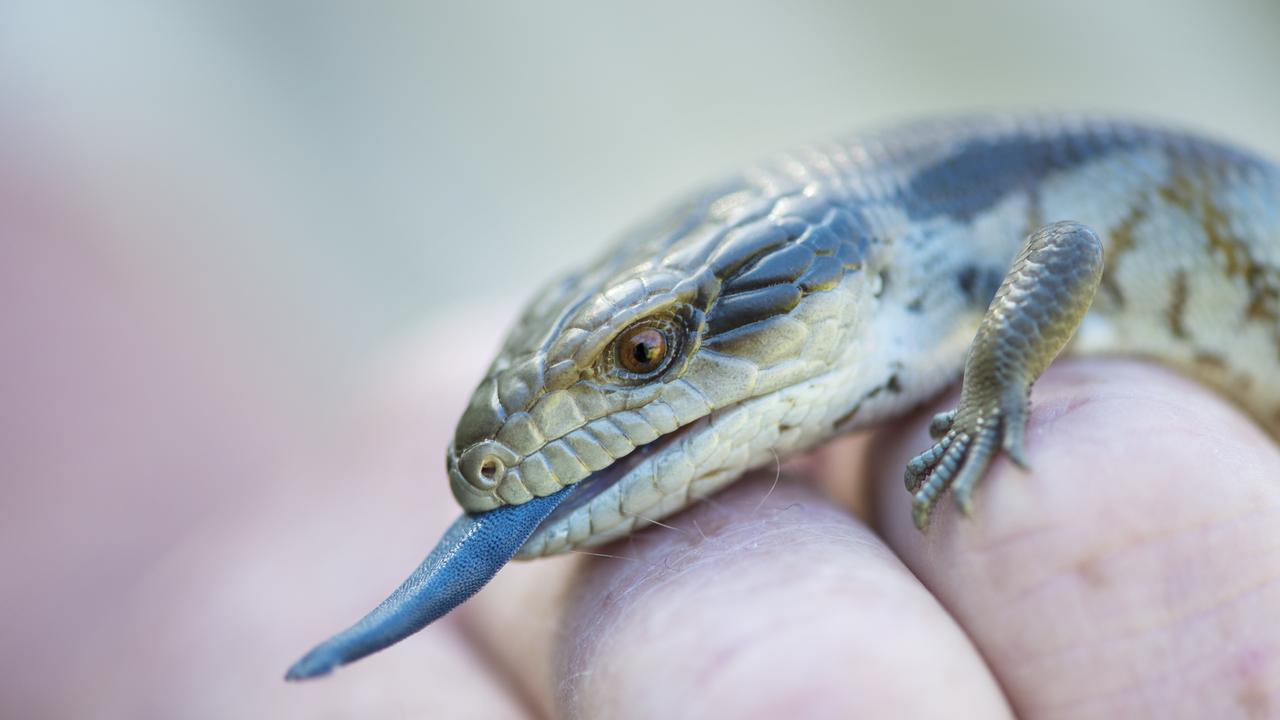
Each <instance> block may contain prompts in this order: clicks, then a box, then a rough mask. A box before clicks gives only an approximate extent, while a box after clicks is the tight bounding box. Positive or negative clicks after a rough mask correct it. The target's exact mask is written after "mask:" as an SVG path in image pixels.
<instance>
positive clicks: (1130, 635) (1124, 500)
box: [873, 361, 1280, 717]
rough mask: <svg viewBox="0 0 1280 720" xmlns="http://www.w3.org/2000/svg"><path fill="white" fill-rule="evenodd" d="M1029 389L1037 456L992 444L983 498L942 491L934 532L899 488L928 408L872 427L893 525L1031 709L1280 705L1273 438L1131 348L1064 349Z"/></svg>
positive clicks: (1133, 710) (1135, 712) (881, 497)
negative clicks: (1069, 358)
mask: <svg viewBox="0 0 1280 720" xmlns="http://www.w3.org/2000/svg"><path fill="white" fill-rule="evenodd" d="M948 402H953V399H951V400H949V401H948ZM946 405H947V402H943V403H940V404H939V407H942V406H946ZM1032 405H1033V412H1032V417H1031V422H1030V425H1029V427H1028V432H1027V441H1028V442H1027V449H1028V452H1029V459H1030V464H1031V469H1030V471H1028V472H1022V471H1020V470H1018V469H1016V468H1015V467H1014V466H1012V465H1011V464H1010V463H1009V462H1008V461H1007V460H1003V459H1002V460H1000V461H998V462H997V463H995V465H993V467H992V470H991V472H990V473H989V475H988V477H987V478H986V479H985V481H984V482H983V484H982V485H981V487H980V488H979V497H978V507H977V511H976V514H975V516H974V517H973V518H972V519H964V518H962V517H961V516H960V515H959V514H958V513H957V511H956V510H955V509H954V507H953V505H952V504H951V503H944V504H943V506H942V507H941V508H940V510H939V512H938V513H937V516H936V517H935V519H934V526H933V529H932V530H931V531H930V533H929V534H928V535H922V534H920V533H919V532H917V531H916V530H915V528H914V527H912V524H911V519H910V513H909V512H908V501H907V498H906V496H905V492H904V491H903V490H902V487H901V486H902V467H903V465H904V464H905V462H906V460H907V459H908V458H909V457H910V456H911V455H912V454H913V452H914V451H916V450H918V449H919V448H921V447H925V446H927V444H928V440H927V438H926V437H925V434H924V426H925V424H926V422H925V419H926V418H927V415H925V414H921V415H919V416H918V417H917V418H916V421H915V425H916V428H915V429H914V430H912V431H910V432H901V431H900V430H899V431H895V430H893V429H890V430H887V431H885V432H882V433H879V434H877V435H876V437H875V440H873V447H875V448H876V457H875V471H874V472H875V474H876V475H877V478H878V480H877V491H878V492H877V494H878V501H877V504H876V507H877V516H878V520H879V522H880V523H881V525H882V527H883V530H884V533H885V536H886V537H887V538H888V541H889V543H890V545H891V546H892V547H893V548H894V549H895V550H897V551H898V552H899V553H900V554H901V556H902V557H903V559H904V560H905V561H906V563H907V564H908V566H910V567H911V569H912V570H913V571H914V572H915V573H916V574H917V575H918V576H919V577H920V578H921V579H922V580H923V581H924V583H925V584H926V585H927V586H928V587H929V588H930V589H931V590H932V591H933V592H935V593H936V594H937V596H938V597H939V599H940V600H941V601H942V602H943V604H944V605H946V606H947V608H948V609H949V610H950V611H951V612H952V613H953V615H954V616H955V617H956V618H957V619H958V620H959V621H960V622H961V623H962V624H963V626H964V628H965V629H966V631H967V632H968V633H969V636H970V637H972V638H973V639H974V642H975V643H976V644H977V645H978V646H979V648H980V649H981V650H982V653H983V655H984V657H986V658H987V660H988V662H989V663H990V664H991V667H992V669H993V670H994V672H995V673H996V675H997V676H998V677H999V679H1000V683H1001V685H1002V687H1003V688H1005V690H1006V692H1007V693H1008V694H1009V698H1010V700H1011V702H1012V703H1013V706H1014V708H1015V710H1016V711H1017V712H1018V714H1019V715H1022V716H1025V717H1037V716H1044V715H1053V716H1065V717H1080V716H1096V717H1134V716H1150V715H1156V716H1170V715H1178V714H1179V713H1183V714H1188V713H1189V714H1191V715H1195V716H1205V717H1208V716H1226V715H1236V714H1252V715H1255V716H1256V715H1267V714H1269V713H1273V712H1276V711H1277V710H1280V696H1278V695H1277V693H1278V692H1280V662H1276V661H1275V659H1276V658H1277V657H1280V624H1278V623H1276V622H1275V618H1277V617H1280V452H1278V451H1277V448H1276V446H1275V444H1273V443H1272V442H1271V441H1270V440H1269V439H1268V438H1266V437H1265V436H1264V435H1263V434H1262V433H1261V431H1260V430H1259V429H1258V428H1257V427H1256V426H1255V425H1254V424H1252V423H1251V422H1250V421H1249V420H1248V419H1246V418H1245V417H1243V416H1242V415H1241V414H1240V413H1239V412H1238V411H1236V410H1235V409H1233V408H1232V407H1230V406H1228V405H1227V404H1226V403H1225V402H1223V401H1222V400H1220V399H1219V398H1218V397H1216V396H1215V395H1213V394H1212V393H1210V392H1209V391H1208V390H1205V389H1203V388H1202V387H1200V386H1198V385H1196V384H1195V383H1192V382H1190V381H1188V380H1185V379H1181V378H1179V377H1177V376H1174V375H1173V374H1171V373H1169V372H1166V371H1163V370H1159V369H1156V368H1151V367H1147V366H1143V365H1140V364H1137V363H1132V362H1120V361H1109V362H1104V361H1081V362H1073V363H1067V364H1060V365H1058V366H1055V367H1054V368H1053V369H1051V370H1050V371H1049V372H1048V373H1046V375H1045V376H1044V378H1043V379H1042V380H1041V381H1040V382H1039V383H1038V384H1037V386H1036V390H1035V394H1034V396H1033V398H1032Z"/></svg>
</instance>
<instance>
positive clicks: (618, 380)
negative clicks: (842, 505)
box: [447, 194, 866, 557]
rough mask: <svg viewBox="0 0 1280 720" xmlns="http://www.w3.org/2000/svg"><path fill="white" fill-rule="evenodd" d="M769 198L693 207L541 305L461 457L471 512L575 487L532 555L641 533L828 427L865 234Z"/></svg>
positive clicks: (493, 382) (507, 349)
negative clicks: (824, 381) (779, 206)
mask: <svg viewBox="0 0 1280 720" xmlns="http://www.w3.org/2000/svg"><path fill="white" fill-rule="evenodd" d="M752 199H755V200H756V203H755V204H753V203H752V202H751V201H752ZM761 204H762V203H761V202H760V201H759V199H758V198H757V197H754V196H747V197H743V196H742V195H741V194H738V195H734V194H729V195H718V196H715V197H714V198H712V199H710V200H708V201H704V202H702V203H698V204H696V205H695V207H692V208H689V207H686V208H684V209H682V210H681V211H678V212H677V213H676V214H675V215H674V219H672V220H669V221H668V222H666V223H659V224H658V225H657V226H656V227H655V226H650V227H649V228H645V229H642V230H640V231H638V232H637V233H633V234H632V235H631V236H630V237H629V238H626V239H624V240H623V241H622V242H621V243H619V244H618V245H617V246H616V249H615V250H613V251H612V252H611V253H609V254H607V255H606V256H605V257H603V258H602V259H600V261H599V262H597V263H596V264H595V265H594V266H592V267H591V268H589V269H587V270H584V271H582V272H578V273H573V274H571V275H569V276H567V277H565V278H563V279H561V280H559V281H557V282H555V283H553V284H552V285H550V286H549V287H547V288H546V289H545V290H544V291H542V292H541V293H540V294H539V295H538V296H537V297H536V298H535V300H534V301H533V302H532V303H530V305H529V307H528V309H527V310H526V312H525V313H524V316H523V317H522V318H521V319H520V320H519V322H518V323H517V324H516V326H515V329H513V330H512V331H511V333H510V335H509V336H508V338H507V339H506V341H505V343H504V344H503V346H502V349H501V351H500V352H499V354H498V357H497V359H496V360H495V361H494V363H493V364H492V366H491V367H490V368H489V371H488V373H487V374H486V377H485V378H484V380H483V381H482V382H481V383H480V386H479V387H478V388H477V389H476V391H475V393H474V394H473V396H472V398H471V401H470V404H469V405H468V407H467V409H466V411H465V412H464V413H463V415H462V418H461V420H460V421H459V423H458V426H457V431H456V434H455V437H454V441H453V443H452V445H451V446H450V447H449V449H448V460H447V466H448V473H449V479H450V484H451V487H452V490H453V493H454V495H455V497H456V498H457V499H458V501H459V503H461V505H462V506H463V508H464V509H466V510H467V511H468V512H472V513H476V512H483V511H487V510H492V509H494V508H497V507H501V506H504V505H519V504H521V503H525V502H528V501H529V500H531V499H532V498H535V497H545V496H548V495H552V494H554V493H557V492H560V491H561V490H562V489H564V488H566V487H570V486H572V487H573V488H574V490H573V491H572V492H570V493H567V494H566V496H565V500H564V502H563V503H561V504H560V506H559V507H558V508H557V509H556V510H555V511H554V512H553V513H552V514H551V516H550V517H549V518H547V519H546V521H544V522H543V523H542V524H541V526H540V527H539V528H538V529H537V531H536V532H535V533H534V534H533V536H532V537H531V538H530V539H529V541H528V542H527V543H526V544H525V546H524V547H523V548H522V550H521V553H520V554H521V556H523V557H534V556H539V555H547V554H553V553H556V552H561V551H564V550H567V549H570V548H574V547H582V546H588V545H596V544H599V543H602V542H605V541H607V540H609V539H612V538H616V537H619V536H621V535H625V534H626V533H628V532H630V531H631V530H632V528H633V527H635V526H636V524H637V522H644V521H645V520H652V519H658V518H660V517H663V516H665V515H668V514H670V513H672V512H675V511H676V510H678V509H680V508H681V507H683V506H684V505H686V504H688V503H689V502H691V501H692V500H694V499H696V498H697V497H700V496H703V495H705V494H707V493H710V492H712V491H714V490H715V489H717V488H718V487H719V486H720V485H723V484H725V483H726V482H729V481H731V480H732V479H734V478H736V477H737V476H738V475H739V474H741V472H742V471H743V470H745V469H747V468H748V467H750V466H753V465H756V464H760V463H762V462H765V461H770V460H772V458H773V455H774V453H775V452H784V451H788V450H792V449H795V448H797V447H800V446H803V445H805V444H811V443H812V442H813V441H814V440H815V439H817V438H818V436H822V437H825V436H826V435H829V434H830V424H829V423H828V425H827V426H825V427H821V428H818V427H816V424H817V423H818V422H820V421H822V420H823V419H824V417H825V415H824V413H825V412H826V411H827V410H828V409H830V410H832V411H834V410H835V409H836V408H835V407H834V406H832V407H830V408H828V403H827V401H828V399H829V396H828V395H824V393H823V392H822V388H821V383H819V382H816V381H815V379H816V378H818V377H820V376H822V375H823V374H825V373H828V372H830V371H831V369H832V367H833V365H834V364H835V363H836V361H837V360H838V359H839V355H840V354H841V353H843V352H844V351H845V346H846V343H845V338H846V336H847V333H848V331H849V329H850V327H851V325H852V324H854V319H855V313H854V311H853V310H854V306H855V305H856V300H857V297H856V296H857V294H858V291H859V290H860V289H861V283H859V282H856V281H855V280H856V276H857V275H858V273H857V272H856V271H857V270H858V269H859V268H860V267H861V264H862V262H863V256H864V254H865V251H866V240H865V233H862V232H860V231H859V228H858V226H857V224H856V221H855V219H854V218H853V217H852V216H851V215H850V214H849V213H847V212H846V211H843V210H839V209H831V208H819V209H818V210H817V211H816V212H815V213H814V214H815V215H816V216H815V217H807V218H806V217H797V216H793V215H785V214H784V215H779V214H776V213H775V212H769V210H770V209H771V208H774V209H776V205H774V204H772V203H770V204H769V206H768V207H764V208H761V207H760V205H761ZM838 414H839V413H836V415H838ZM825 419H826V420H828V421H829V420H830V419H831V418H825Z"/></svg>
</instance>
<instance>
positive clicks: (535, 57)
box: [0, 0, 1280, 717]
mask: <svg viewBox="0 0 1280 720" xmlns="http://www.w3.org/2000/svg"><path fill="white" fill-rule="evenodd" d="M1278 37H1280V3H1277V2H1275V0H1224V1H1221V2H1204V1H1203V0H1197V1H1192V0H1135V1H1132V2H1115V1H1102V0H1083V1H1077V2H1070V3H1066V2H1055V3H1038V2H1025V1H1018V0H1010V1H1007V2H1000V1H995V0H981V1H979V2H966V3H958V2H949V1H947V0H937V1H935V2H920V3H908V2H889V1H882V2H850V3H835V2H787V3H767V4H766V3H737V2H734V3H730V2H715V3H697V4H694V3H674V2H649V3H611V2H610V3H587V2H582V3H567V2H538V3H524V2H508V3H492V2H473V3H355V2H350V3H319V2H316V3H309V2H251V1H239V2H232V1H228V2H219V3H205V4H194V3H158V2H157V3H115V2H113V3H96V4H89V3H85V4H83V5H80V6H76V5H72V4H70V3H42V2H14V1H13V0H10V1H9V2H0V343H3V350H2V352H0V398H3V399H4V402H3V404H2V405H0V408H3V409H0V571H3V573H4V576H5V577H6V578H7V579H8V580H7V581H6V583H5V584H4V585H3V586H0V608H4V610H5V611H4V612H3V613H0V637H3V638H4V643H3V649H2V650H0V702H3V703H4V705H5V706H6V707H5V708H2V709H4V710H5V712H0V715H4V716H6V717H42V716H59V713H58V712H57V711H56V710H50V708H52V707H54V706H55V705H54V704H51V698H53V697H55V696H57V695H59V694H60V693H64V692H65V691H68V687H71V686H74V687H76V688H77V689H78V690H77V691H78V692H81V693H87V694H85V695H84V697H83V698H81V699H82V700H83V701H84V702H86V703H89V705H87V706H88V707H96V708H98V709H99V710H101V711H102V712H101V714H100V715H99V716H114V714H113V713H112V712H110V711H109V710H107V708H108V707H109V706H108V705H107V704H103V702H99V701H100V700H101V698H102V697H106V696H105V695H101V696H100V695H96V694H95V692H97V691H95V690H92V689H89V690H86V689H85V688H87V687H89V686H87V685H84V684H83V683H72V682H71V681H70V680H68V679H67V678H74V677H77V676H76V675H75V673H74V672H72V671H73V670H75V668H77V667H79V668H80V669H81V670H82V671H83V672H82V673H81V675H80V677H84V676H86V674H87V675H90V676H91V675H93V674H94V673H95V672H96V669H95V667H94V666H91V665H86V664H85V663H86V662H88V661H86V660H84V659H83V657H82V655H83V653H82V652H81V650H82V643H83V642H87V641H86V640H85V638H93V637H99V638H112V637H113V636H111V635H110V634H109V632H108V631H107V630H104V623H108V622H109V619H108V617H107V616H108V615H109V613H103V612H91V613H86V612H83V607H82V603H83V598H85V597H86V596H92V597H93V599H94V601H95V603H97V604H98V605H99V606H100V607H102V608H110V607H113V606H114V607H128V606H129V605H130V604H131V603H133V602H134V598H135V597H136V596H137V595H138V594H139V593H140V592H141V591H140V590H139V588H145V587H147V586H146V585H145V583H146V582H147V580H148V578H149V577H151V572H152V569H153V568H154V567H156V566H157V565H158V564H159V563H161V562H163V561H164V559H165V557H166V556H165V553H166V550H167V549H169V548H171V547H175V546H177V545H179V544H180V543H181V542H182V541H183V539H184V538H187V537H190V536H192V535H193V534H194V533H197V532H198V531H199V530H200V529H201V528H202V527H209V526H212V525H214V524H216V523H218V522H220V521H221V520H222V519H223V518H225V517H228V516H229V515H228V514H229V513H232V512H234V511H235V510H236V509H237V508H241V507H243V506H245V505H246V503H247V501H246V500H245V498H246V497H249V494H250V493H251V492H254V491H255V490H257V489H260V488H261V487H264V486H271V485H273V484H275V483H279V484H280V487H287V488H289V489H290V490H291V491H294V490H296V491H297V492H299V493H305V492H307V491H308V490H307V487H308V486H307V477H306V473H296V474H295V475H298V476H301V477H297V478H296V479H294V480H292V481H291V482H294V483H295V484H294V485H288V484H287V482H285V481H283V480H279V478H282V477H290V476H291V475H290V473H288V472H282V471H281V470H280V469H281V468H282V467H283V468H291V467H295V466H298V465H302V466H307V465H308V463H307V461H306V457H307V455H308V453H310V452H311V451H312V450H313V449H314V448H315V447H316V446H318V445H322V444H324V442H325V440H324V439H325V438H326V437H327V436H326V435H325V432H326V428H331V427H333V426H334V425H333V424H334V423H338V424H340V420H339V419H340V418H343V417H344V416H346V415H347V414H349V412H350V407H351V403H352V402H353V400H352V398H353V397H355V396H357V395H358V393H359V391H360V388H362V387H367V386H368V385H369V384H377V382H378V379H377V378H378V374H379V373H380V372H382V369H383V368H385V367H386V366H387V365H386V362H385V360H386V358H389V357H394V356H395V355H396V354H397V353H398V352H400V350H401V349H402V348H404V347H406V346H407V345H411V344H413V343H414V342H415V340H420V339H421V338H422V337H424V335H423V330H422V328H426V327H431V326H433V325H437V326H438V324H439V323H440V322H442V321H443V320H445V319H447V318H449V317H453V316H456V315H457V314H458V312H459V310H460V309H461V308H469V309H472V310H475V311H478V312H479V313H480V315H481V316H483V317H488V318H494V319H495V320H494V322H495V324H500V322H501V318H506V317H510V316H511V315H512V314H513V313H514V312H515V311H516V310H517V309H518V305H519V303H520V300H521V299H522V298H523V296H525V295H526V294H528V293H529V292H531V291H532V289H533V288H534V287H535V286H536V285H537V284H538V283H540V282H541V281H543V280H545V279H546V278H547V276H548V275H549V274H550V273H552V272H554V271H555V270H557V269H561V268H565V267H568V266H572V265H574V264H576V263H578V262H579V261H580V259H581V258H583V257H584V256H586V255H588V254H589V253H592V252H594V250H595V248H597V247H598V246H600V245H601V244H602V243H603V242H606V241H607V240H608V239H609V238H611V237H613V236H614V235H615V233H617V231H618V230H620V229H621V228H622V227H624V226H625V225H626V224H628V223H630V222H633V221H635V220H638V219H642V218H643V217H644V215H645V214H646V213H647V212H649V211H650V210H651V209H653V208H654V207H655V206H657V205H659V204H661V203H663V202H665V201H667V200H668V199H671V198H673V197H674V196H677V195H679V194H680V193H681V192H683V191H684V190H686V189H688V188H690V187H693V186H696V185H698V184H699V183H701V182H702V181H705V180H708V179H714V178H715V177H716V176H717V175H719V174H720V173H723V172H726V171H729V170H732V169H734V168H736V167H737V166H739V165H741V164H743V163H746V162H750V161H752V160H754V159H756V158H759V157H761V156H763V155H767V154H768V153H769V152H771V151H774V150H779V149H785V148H787V147H790V146H794V145H797V144H802V143H805V142H808V141H812V140H820V139H825V138H829V137H831V136H835V135H839V134H842V133H845V132H848V131H850V130H853V129H856V128H858V127H865V126H868V125H874V124H879V123H884V122H891V121H893V120H895V119H900V118H906V117H912V116H919V115H922V114H930V113H939V112H954V111H964V110H984V109H1054V108H1064V109H1073V110H1096V111H1103V112H1112V113H1119V114H1127V115H1135V116H1139V117H1147V118H1155V119H1158V120H1161V121H1165V122H1169V123H1173V124H1178V125H1184V126H1188V127H1192V128H1199V129H1202V130H1205V131H1207V132H1209V133H1211V134H1214V135H1217V136H1221V137H1225V138H1229V139H1233V140H1236V141H1238V142H1241V143H1243V144H1246V145H1249V146H1252V147H1254V148H1255V149H1258V150H1260V151H1262V152H1263V153H1264V154H1267V155H1269V156H1271V157H1272V158H1275V157H1280V93H1277V92H1276V88H1277V87H1278V86H1280V42H1277V38H1278ZM499 329H500V328H497V327H493V328H488V327H483V328H473V329H472V330H467V329H466V328H463V329H462V330H461V331H458V330H457V329H456V328H455V331H453V332H451V333H449V334H439V333H437V334H436V335H435V336H433V337H434V340H433V341H432V342H434V343H435V345H434V346H433V347H434V352H436V353H438V354H440V355H444V356H448V354H449V352H450V347H451V346H454V345H456V344H472V343H489V344H492V343H493V342H494V341H495V338H496V336H497V334H498V332H499ZM482 371H483V368H480V367H465V368H459V369H458V377H459V378H461V379H460V380H459V382H467V383H469V382H471V381H472V380H474V379H478V378H479V376H480V374H481V373H482ZM454 411H455V409H452V408H449V409H440V410H439V412H441V413H445V412H449V413H451V412H454ZM431 452H432V453H435V452H437V450H436V449H435V448H432V449H431ZM433 457H434V456H433ZM433 462H434V461H433ZM432 467H433V468H438V465H432ZM331 481H332V482H342V481H343V480H342V479H341V478H335V479H332V480H331ZM347 481H348V482H355V480H347ZM373 482H377V480H376V478H375V479H374V480H373ZM423 482H443V478H442V477H441V478H435V477H431V478H424V479H423ZM392 502H401V501H400V500H393V501H392ZM282 522H283V521H282ZM415 552H416V551H415ZM251 604H259V605H260V604H261V603H259V602H257V601H255V602H254V603H251ZM103 633H107V634H105V635H104V634H103ZM114 643H115V641H114V640H111V641H110V642H108V641H107V640H103V641H102V642H100V643H99V644H100V645H103V646H104V647H111V648H113V649H114V648H115V647H116V646H115V644H114ZM166 657H167V656H166ZM69 668H70V669H69ZM254 672H255V673H256V672H257V671H256V669H255V670H254ZM255 677H256V674H255ZM269 680H270V681H271V682H273V683H274V682H275V677H274V676H272V677H271V678H269ZM60 683H61V684H60ZM68 683H70V685H69V684H68ZM232 686H234V683H233V684H232ZM271 687H272V688H274V687H275V686H274V685H271ZM99 689H101V688H99ZM104 692H106V691H104ZM116 692H117V695H118V694H119V692H122V691H120V690H119V689H117V690H116ZM264 692H266V691H264ZM271 692H274V690H271ZM104 702H105V701H104ZM80 707H84V706H80ZM111 707H125V706H124V705H116V706H111ZM196 714H197V715H198V714H199V713H196ZM213 714H214V715H215V716H216V712H214V713H213ZM122 715H123V716H130V715H129V714H128V713H122Z"/></svg>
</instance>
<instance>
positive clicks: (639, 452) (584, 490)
mask: <svg viewBox="0 0 1280 720" xmlns="http://www.w3.org/2000/svg"><path fill="white" fill-rule="evenodd" d="M713 415H714V413H713ZM711 417H712V416H711V415H707V416H704V417H701V418H698V419H697V420H694V421H693V422H691V423H688V424H687V425H682V426H680V427H678V428H676V429H675V430H672V431H671V432H669V433H667V434H666V435H663V436H662V437H660V438H658V439H656V440H653V441H652V442H648V443H645V444H644V445H641V446H639V447H637V448H636V449H635V450H632V451H631V452H629V453H627V454H626V455H624V456H622V457H620V458H618V459H617V460H615V461H614V462H613V464H612V465H610V466H608V467H606V468H602V469H600V470H597V471H595V472H593V473H591V474H590V475H588V476H586V477H585V478H583V479H581V480H579V481H578V482H577V483H575V484H574V486H573V490H572V491H570V492H569V494H568V496H566V497H565V499H564V501H563V502H561V503H560V505H559V506H558V507H556V509H555V510H554V511H553V512H552V513H551V514H550V515H548V516H547V519H546V520H543V521H542V524H541V525H539V526H538V529H537V530H535V531H534V536H535V537H537V536H538V535H539V534H540V533H541V532H542V531H543V530H545V529H547V528H549V527H552V526H554V525H556V524H557V523H559V522H561V521H563V520H565V519H566V518H568V517H569V516H570V515H573V514H574V513H575V512H577V511H579V510H581V509H584V508H586V506H587V505H589V504H590V503H591V501H592V500H594V499H596V498H597V497H599V496H600V494H601V493H603V492H604V491H606V490H608V489H609V488H611V487H614V486H615V485H617V484H618V483H620V482H621V481H622V480H624V479H625V478H626V477H627V476H628V475H630V474H631V472H632V471H633V470H635V469H636V468H638V467H640V465H642V464H643V463H644V462H645V461H646V460H648V459H649V458H652V457H655V456H657V455H659V454H661V453H662V452H664V451H665V450H667V449H668V448H669V447H671V446H672V445H674V444H675V443H676V442H678V441H679V440H680V439H681V438H683V437H685V436H686V435H688V434H689V433H690V432H692V431H693V430H694V429H695V428H698V427H700V426H705V425H707V424H709V423H710V422H711Z"/></svg>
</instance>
